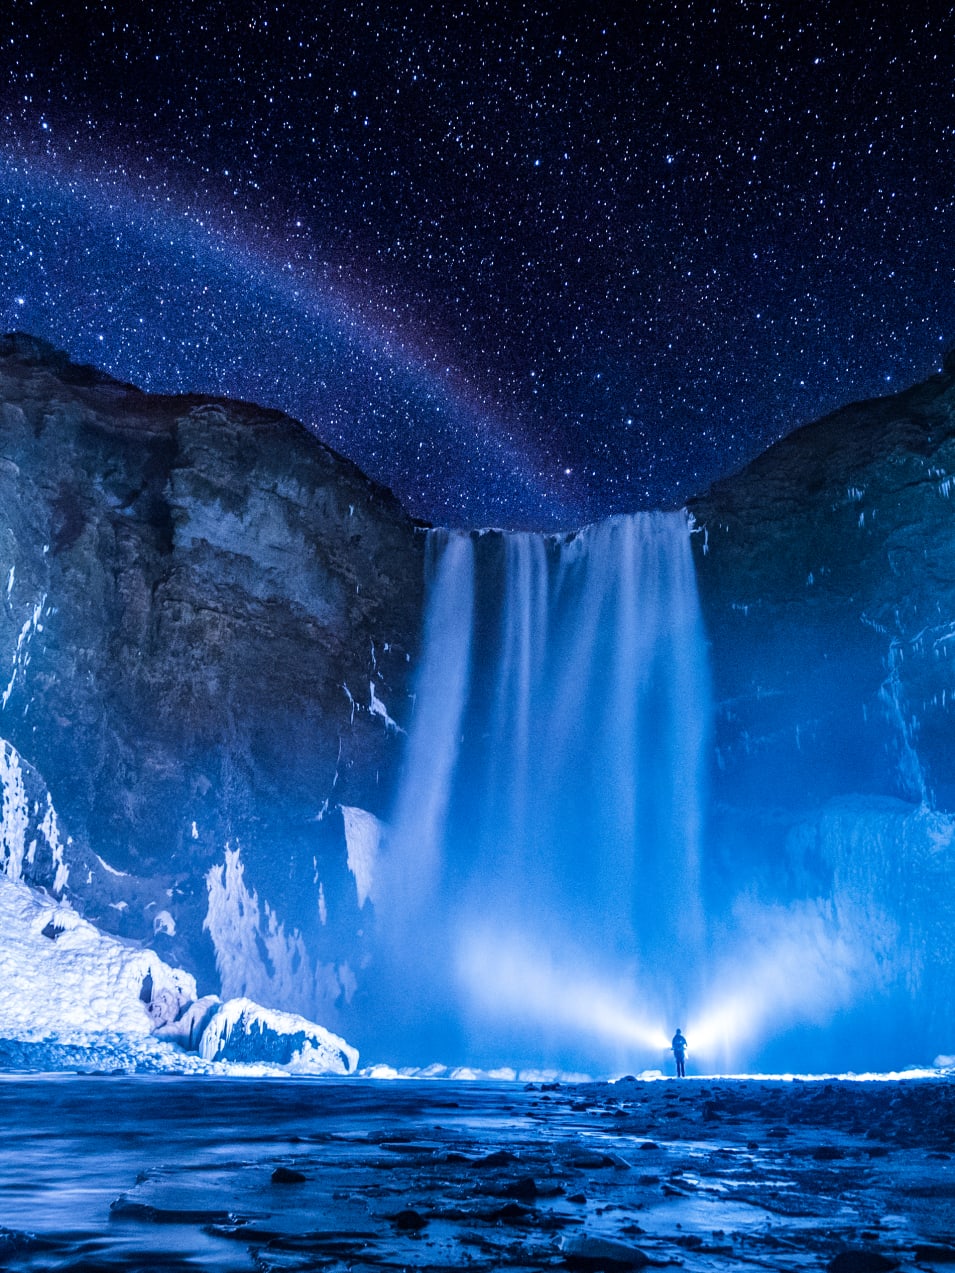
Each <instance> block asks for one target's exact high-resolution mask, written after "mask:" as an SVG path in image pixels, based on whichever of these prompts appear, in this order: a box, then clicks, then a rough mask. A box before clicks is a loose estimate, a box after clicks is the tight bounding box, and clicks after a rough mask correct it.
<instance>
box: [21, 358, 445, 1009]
mask: <svg viewBox="0 0 955 1273" xmlns="http://www.w3.org/2000/svg"><path fill="white" fill-rule="evenodd" d="M422 540H423V537H422V535H421V534H420V532H418V531H417V530H416V529H415V527H414V526H413V525H412V523H411V521H410V519H409V518H408V517H407V516H406V514H405V513H404V512H403V511H402V509H401V508H400V506H399V505H398V503H397V501H396V500H395V499H394V498H393V497H392V496H391V494H390V493H389V492H388V491H386V490H384V489H382V488H380V487H378V486H376V485H374V484H373V483H371V482H370V481H368V480H367V479H366V478H365V477H364V476H363V475H362V474H361V473H360V472H359V470H358V469H357V468H356V467H355V466H354V465H353V464H351V463H350V462H348V461H347V460H345V459H343V458H342V457H341V456H339V455H336V454H335V453H334V452H332V451H330V450H329V449H328V448H326V447H325V446H323V445H322V444H321V443H319V442H318V441H317V440H316V439H315V438H314V437H313V436H311V435H310V434H309V433H307V431H306V430H305V429H304V428H302V427H301V426H300V425H298V424H297V423H295V422H294V421H292V420H290V419H288V418H286V417H284V416H282V415H280V414H278V413H277V412H271V411H264V410H262V409H260V408H257V407H252V406H248V405H245V404H240V403H234V402H228V401H218V400H210V399H207V398H200V397H176V398H171V397H154V396H150V395H146V394H143V393H141V392H139V391H137V390H136V389H133V388H131V387H129V386H125V385H121V384H118V383H116V382H113V381H111V380H109V379H107V378H104V377H102V376H99V375H98V374H97V373H95V372H93V371H91V370H90V369H88V368H87V369H84V368H77V367H73V366H72V365H70V364H69V362H68V361H67V360H66V359H65V358H64V357H63V356H62V355H59V354H57V353H56V352H55V351H53V350H52V349H51V348H50V347H48V346H46V345H44V344H42V343H40V342H37V341H35V340H32V339H30V338H28V337H7V338H5V339H4V340H3V341H2V342H0V651H2V652H3V654H2V657H3V659H4V661H5V667H4V668H3V669H2V670H0V682H2V684H0V702H2V711H0V735H2V737H3V738H4V739H6V741H7V743H8V744H10V745H11V746H10V747H9V748H8V749H7V751H5V752H4V761H5V765H6V768H7V769H10V766H11V765H12V766H13V768H14V769H17V770H18V771H19V772H20V773H21V774H22V775H26V777H25V779H21V787H22V788H23V790H24V792H28V791H29V792H31V793H32V792H33V789H34V788H36V791H37V793H39V794H35V795H32V796H31V795H29V794H27V795H25V796H24V799H23V801H22V804H23V810H22V813H21V815H18V816H19V817H20V823H22V835H21V836H20V838H21V839H23V840H24V843H23V845H20V846H19V847H18V846H16V845H15V846H14V848H13V850H12V852H13V853H14V856H16V855H17V854H18V853H19V856H20V859H22V863H23V874H24V875H25V876H26V877H28V878H31V879H32V880H34V881H35V882H37V883H41V884H44V885H46V886H48V887H50V888H52V887H53V886H54V884H55V883H56V884H57V887H58V889H63V888H65V890H66V893H67V894H68V895H70V896H71V897H72V898H73V900H74V902H75V903H76V904H77V905H78V906H79V908H80V909H81V910H82V911H83V913H84V914H85V915H86V916H87V918H89V919H91V920H93V921H94V922H95V923H97V924H98V925H99V926H101V927H103V928H105V929H107V930H109V931H112V932H114V933H118V934H120V935H122V936H129V937H133V938H137V939H144V938H145V939H149V940H151V941H152V942H153V944H155V945H156V946H157V947H158V948H159V949H160V951H161V953H162V955H163V957H164V958H167V959H168V960H170V961H171V962H173V963H179V964H182V965H184V966H186V967H188V968H189V969H190V970H192V971H193V972H195V973H197V974H198V975H199V977H200V981H205V982H206V983H207V984H208V983H212V985H213V986H214V987H215V988H219V987H218V985H216V984H215V983H217V982H220V983H222V985H223V986H224V988H225V991H226V993H227V994H228V993H230V992H231V991H232V990H233V989H235V986H234V985H230V984H228V983H229V981H230V977H231V980H232V982H235V981H236V980H237V973H236V968H237V967H238V965H239V963H241V961H243V960H246V961H248V963H249V966H250V968H251V967H253V966H255V967H256V968H257V970H258V971H257V973H256V974H255V975H254V976H253V977H252V984H247V985H246V986H245V988H244V989H245V990H248V991H249V992H250V993H251V992H254V991H258V992H259V993H260V995H261V996H262V997H265V996H266V995H267V994H268V992H269V990H270V989H271V990H273V991H276V993H275V994H273V995H272V996H271V998H272V1000H273V1001H274V1000H275V999H276V998H278V999H281V1000H282V1006H285V1007H289V1008H299V1009H300V1010H303V1011H306V1012H310V1013H314V1012H317V1011H323V1012H324V1014H325V1018H326V1019H327V1018H329V1017H331V1018H334V1016H335V1010H334V1007H335V1005H336V1004H341V1003H342V1002H343V1001H344V1000H345V999H347V998H348V997H350V995H351V993H352V992H353V990H354V988H355V969H357V968H358V967H359V965H360V964H361V962H362V958H363V941H364V938H365V934H364V932H363V918H362V914H361V910H360V905H359V902H360V900H363V899H360V894H359V891H358V889H357V888H356V882H355V878H356V877H355V871H356V862H357V860H358V858H360V857H361V855H362V854H363V853H364V854H365V856H366V857H367V855H368V854H373V853H374V850H375V827H376V825H377V824H376V822H375V816H374V815H377V816H381V815H382V814H384V813H385V812H386V811H387V808H388V805H389V802H390V798H391V791H392V785H393V782H394V778H395V772H396V764H397V761H398V759H399V755H400V744H401V736H400V729H401V727H402V726H403V724H404V723H405V717H406V715H407V712H408V709H409V703H410V699H409V678H410V672H411V668H412V665H413V660H414V653H415V649H416V644H417V640H418V626H419V622H420V616H421V609H422V578H423V569H422V552H423V542H422ZM8 753H9V754H8ZM44 782H45V784H46V785H47V786H48V787H49V789H50V791H51V792H52V794H53V797H54V802H55V807H56V810H57V812H58V814H59V818H60V823H61V825H62V827H63V828H64V830H63V837H64V846H63V851H62V855H61V856H62V862H59V861H55V860H54V859H55V858H56V854H54V853H51V851H46V852H41V853H39V854H38V853H36V852H34V854H33V855H32V858H31V855H30V852H29V844H30V842H31V836H32V835H34V833H35V828H34V823H35V824H37V825H39V822H40V820H41V818H42V817H43V808H41V805H42V804H43V802H44V801H45V799H46V795H45V788H44V787H43V783H44ZM44 807H45V806H44ZM342 807H344V808H345V809H346V810H350V811H352V813H351V814H350V816H351V822H352V826H353V827H355V826H357V827H358V828H359V831H360V832H361V834H358V833H355V834H353V835H352V838H351V843H350V844H349V843H346V837H345V824H344V821H343V815H342V812H341V808H342ZM359 815H360V816H359ZM8 821H9V820H8ZM20 823H18V825H20ZM10 825H12V824H10ZM67 833H68V834H69V837H70V839H69V841H68V842H67V841H66V839H65V837H66V834H67ZM45 843H46V842H45V841H44V844H45ZM10 852H11V850H10V849H9V846H5V853H6V857H7V859H8V860H9V859H10ZM349 856H351V858H352V860H351V862H349ZM57 867H59V869H60V872H61V873H60V876H59V879H58V880H55V878H54V877H55V872H56V869H57ZM64 867H65V868H66V872H67V873H66V874H65V875H64V873H63V872H64ZM349 867H351V870H350V869H349ZM121 873H122V874H121ZM260 899H261V900H260ZM302 933H308V934H309V939H308V941H307V942H305V941H303V939H302V936H301V934H302ZM293 977H294V980H295V985H296V988H295V989H294V990H292V989H291V988H290V982H291V980H292V979H293ZM256 979H257V981H258V984H256ZM282 986H284V989H285V992H286V993H278V991H279V990H280V989H281V987H282ZM242 992H244V990H243V991H242Z"/></svg>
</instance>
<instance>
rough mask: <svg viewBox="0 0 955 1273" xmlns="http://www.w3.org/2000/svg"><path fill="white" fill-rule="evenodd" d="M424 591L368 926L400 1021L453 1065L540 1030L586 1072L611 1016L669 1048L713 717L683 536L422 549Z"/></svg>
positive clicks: (494, 541) (645, 524)
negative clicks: (400, 774)
mask: <svg viewBox="0 0 955 1273" xmlns="http://www.w3.org/2000/svg"><path fill="white" fill-rule="evenodd" d="M427 584H428V611H427V620H426V628H425V637H424V650H423V657H422V663H421V670H420V675H419V681H418V687H417V698H416V705H415V712H414V718H413V722H412V727H411V731H410V737H409V741H408V750H407V758H406V769H405V775H404V779H403V782H402V786H401V789H400V792H399V796H398V799H397V803H396V808H395V810H394V814H393V817H392V832H391V836H390V847H389V850H388V859H387V867H386V880H385V887H384V888H383V889H382V890H381V894H380V896H381V902H380V905H379V923H380V926H381V929H382V932H383V934H385V936H386V940H387V944H388V945H389V948H390V950H391V955H392V959H393V960H394V961H395V967H398V968H400V970H401V971H400V972H399V973H398V976H399V977H400V978H401V982H402V984H403V985H404V988H405V993H404V994H403V995H401V996H400V998H401V1000H402V1005H403V1007H402V1011H400V1012H398V1013H397V1015H396V1022H397V1020H398V1018H403V1020H404V1021H405V1023H406V1025H407V1027H408V1029H409V1030H411V1031H414V1030H417V1031H419V1032H421V1033H423V1034H424V1035H425V1036H428V1037H429V1039H430V1043H429V1046H440V1042H441V1038H442V1037H443V1035H442V1031H443V1030H444V1029H445V1027H446V1025H447V1022H448V1021H449V1020H452V1019H453V1020H456V1021H457V1022H458V1023H459V1035H458V1039H459V1040H460V1039H464V1040H465V1041H466V1042H467V1044H468V1048H469V1051H468V1054H469V1055H472V1054H473V1053H474V1051H475V1048H476V1047H477V1046H478V1041H479V1040H485V1041H487V1040H489V1039H491V1038H493V1037H496V1036H500V1037H502V1038H503V1037H505V1036H506V1037H507V1038H508V1040H509V1046H510V1047H511V1048H512V1049H513V1048H514V1047H515V1046H516V1047H517V1048H518V1050H521V1049H523V1052H524V1054H525V1055H527V1056H529V1055H531V1054H533V1052H534V1047H535V1040H536V1041H539V1040H540V1038H541V1031H542V1030H543V1031H548V1032H551V1033H552V1032H553V1031H555V1030H556V1031H558V1033H560V1034H561V1037H563V1038H565V1039H567V1040H569V1042H568V1043H567V1046H566V1047H565V1049H564V1051H565V1054H566V1055H569V1056H572V1057H574V1056H578V1055H579V1056H586V1055H587V1054H588V1049H589V1054H592V1052H593V1048H592V1047H589V1045H585V1039H586V1036H587V1035H588V1034H589V1033H591V1032H592V1031H593V1030H594V1029H596V1028H597V1027H596V1026H595V1024H594V1022H595V1020H596V1017H597V1016H601V1014H602V1016H601V1019H602V1018H603V1017H606V1015H607V1012H611V1015H612V1012H613V1011H616V1012H617V1014H618V1016H619V1015H621V1014H622V1013H623V1008H622V1007H621V1006H620V1005H625V1006H626V1014H629V1016H628V1019H629V1020H631V1021H632V1020H635V1019H636V1018H637V1017H640V1018H641V1019H646V1020H648V1021H649V1020H657V1019H659V1020H660V1021H661V1024H662V1025H663V1026H665V1025H666V1024H667V1023H670V1026H671V1029H672V1026H673V1025H675V1024H677V1022H678V1021H679V1020H680V1019H681V1018H680V1017H679V1016H676V1015H674V1014H676V1013H678V1012H679V1011H680V1010H681V1006H682V1005H685V1003H686V996H687V993H688V990H689V987H688V984H687V983H688V979H690V978H692V977H693V976H694V975H695V973H696V971H697V964H698V960H699V952H700V951H701V950H702V944H703V908H702V905H701V900H700V835H701V803H702V802H701V789H702V786H703V771H704V768H705V760H704V752H705V745H706V739H707V729H708V702H709V690H708V682H707V672H706V658H705V643H704V638H703V633H702V627H701V621H700V614H699V607H698V602H697V596H696V583H695V576H694V569H693V561H692V555H691V551H690V541H689V532H688V528H687V524H686V519H685V517H684V515H683V514H678V513H673V514H663V513H642V514H635V515H632V516H626V517H613V518H610V519H609V520H607V521H604V522H601V523H599V524H597V525H594V526H591V527H588V528H586V529H585V530H583V531H581V532H579V533H577V534H575V535H572V536H543V535H535V534H523V533H521V534H518V533H513V534H504V533H498V532H484V533H481V534H477V533H474V534H466V533H457V532H447V531H434V532H432V533H431V535H430V538H429V552H428V581H427ZM611 983H613V984H615V985H617V986H618V988H619V993H618V994H617V997H616V999H615V1000H614V1002H615V1003H617V1005H618V1006H617V1008H616V1009H612V1010H611V1009H609V1008H606V1005H605V1007H604V1008H602V1009H600V1011H599V1013H598V1009H597V1006H596V1005H597V1003H598V1000H599V1001H600V1002H601V1003H603V1001H604V998H605V996H606V993H607V987H608V986H609V985H611ZM572 1000H573V1001H575V1002H576V1001H579V1002H578V1007H577V1008H576V1009H573V1010H571V1008H570V1007H569V1004H570V1002H571V1001H572ZM626 1014H624V1015H626ZM439 1022H440V1023H441V1025H440V1026H439V1024H438V1023H439ZM396 1028H397V1025H396ZM604 1033H606V1030H605V1031H604ZM624 1033H626V1031H625V1030H624ZM639 1033H640V1032H639V1030H635V1031H631V1034H632V1038H631V1041H633V1040H634V1039H635V1038H636V1037H637V1035H639ZM575 1036H576V1039H577V1041H576V1044H575V1042H574V1038H575ZM582 1040H583V1041H584V1042H582ZM578 1045H579V1046H578Z"/></svg>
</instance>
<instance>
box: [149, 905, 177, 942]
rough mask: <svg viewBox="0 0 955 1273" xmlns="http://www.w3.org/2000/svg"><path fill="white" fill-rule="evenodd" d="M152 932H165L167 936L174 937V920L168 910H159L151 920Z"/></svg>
mask: <svg viewBox="0 0 955 1273" xmlns="http://www.w3.org/2000/svg"><path fill="white" fill-rule="evenodd" d="M153 932H154V933H165V934H166V936H167V937H175V935H176V921H175V920H174V919H173V917H172V916H171V915H170V914H169V912H168V911H160V912H159V914H158V915H157V916H156V917H155V919H154V920H153Z"/></svg>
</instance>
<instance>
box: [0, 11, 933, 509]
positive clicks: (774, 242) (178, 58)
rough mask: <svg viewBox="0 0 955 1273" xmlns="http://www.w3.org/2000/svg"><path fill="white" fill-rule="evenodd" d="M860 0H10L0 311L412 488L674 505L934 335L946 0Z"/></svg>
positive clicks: (468, 501)
mask: <svg viewBox="0 0 955 1273" xmlns="http://www.w3.org/2000/svg"><path fill="white" fill-rule="evenodd" d="M858 7H859V9H860V14H859V15H857V16H852V15H848V14H842V13H840V11H841V10H842V9H845V8H847V6H835V5H834V6H820V9H821V13H820V14H818V15H812V16H810V15H811V10H810V7H809V6H802V5H798V4H790V5H785V4H782V3H777V2H775V0H767V2H765V3H735V4H722V3H716V4H715V5H712V4H711V5H706V6H703V5H695V4H679V3H675V4H657V3H637V2H634V3H630V4H613V5H611V4H602V3H590V4H578V5H576V6H572V7H571V6H567V7H562V6H560V5H556V4H544V3H539V4H524V5H520V4H519V3H516V2H515V3H514V4H512V5H511V6H510V7H509V8H505V7H504V6H503V5H497V4H481V3H477V2H476V0H468V2H467V3H461V4H459V5H447V6H442V5H437V4H431V5H421V4H413V3H409V4H405V5H394V6H386V5H384V4H362V3H350V2H349V0H342V3H339V4H335V3H333V4H327V5H326V4H322V3H307V4H306V3H285V4H278V3H266V2H265V0H259V2H257V3H247V2H246V0H228V2H227V3H213V2H208V3H204V2H202V0H195V2H193V3H189V4H176V3H166V4H156V5H155V6H151V5H145V4H136V3H120V2H119V0H117V2H116V3H105V2H103V0H89V3H87V4H80V3H74V4H70V3H64V4H59V5H56V6H54V5H52V4H47V3H44V2H43V0H36V2H35V3H29V2H28V0H12V3H11V0H7V3H6V4H5V5H4V6H3V9H2V16H0V121H2V127H0V326H2V327H3V329H4V330H12V329H15V328H19V329H22V330H27V331H32V332H34V333H36V334H39V335H42V336H45V337H47V338H48V339H50V340H52V341H53V342H54V343H56V344H57V345H59V346H60V347H62V348H66V349H67V350H68V351H69V352H70V353H71V354H72V355H73V356H74V357H75V358H76V359H78V360H81V361H90V362H94V363H95V364H97V365H98V366H100V367H102V368H104V369H106V370H108V371H110V372H111V373H113V374H114V375H117V376H119V377H120V378H122V379H124V380H130V381H133V382H135V383H137V384H139V385H141V386H142V387H144V388H147V389H151V390H157V391H178V390H197V391H207V392H213V393H221V394H229V395H231V396H234V397H241V398H247V399H252V400H255V401H259V402H262V403H264V404H268V405H274V406H279V407H281V408H283V409H285V410H287V411H289V412H290V413H291V414H293V415H295V416H297V417H298V418H300V419H302V420H303V421H305V422H306V423H307V424H308V425H309V426H310V427H312V428H313V429H314V430H315V431H316V433H317V434H318V435H319V436H320V437H322V438H323V439H324V440H325V441H327V442H328V443H329V444H331V445H332V446H334V447H336V448H337V449H338V450H340V451H342V452H344V453H345V454H347V455H349V456H350V457H351V458H352V459H354V460H356V461H357V462H358V463H359V464H360V465H361V466H362V468H364V469H365V471H366V472H367V473H369V474H370V475H371V476H373V477H375V478H377V479H379V480H380V481H383V482H385V483H386V484H388V485H389V486H391V487H392V488H393V489H394V490H395V492H396V493H397V494H398V495H399V496H400V497H401V498H402V499H403V500H404V502H405V503H406V505H407V506H408V507H409V509H410V510H411V511H412V512H414V513H415V514H417V515H419V516H422V517H424V518H427V519H429V520H432V521H436V522H445V523H452V524H462V523H471V524H486V523H494V524H497V525H510V526H539V527H556V526H568V525H573V524H579V523H581V522H583V521H589V520H593V519H594V518H596V517H599V516H601V515H604V514H606V513H610V512H614V511H623V510H629V509H633V508H637V507H647V506H654V505H664V504H666V505H669V504H673V503H678V502H679V501H680V500H681V499H683V498H684V497H686V496H688V495H690V494H692V493H694V492H697V491H699V490H701V489H703V488H705V486H706V485H707V484H708V483H709V481H710V480H712V478H714V477H715V476H717V475H719V474H721V473H725V472H727V471H729V470H731V469H733V468H736V467H738V466H739V465H740V463H741V462H743V461H744V460H745V459H748V458H750V457H752V456H753V455H755V454H756V453H757V452H759V451H760V450H761V449H763V448H764V447H765V446H766V445H768V444H769V443H770V442H771V441H773V440H775V439H776V438H778V437H780V436H781V435H782V434H784V433H786V432H788V431H789V430H790V429H792V428H793V427H795V426H796V425H798V424H800V423H803V422H805V421H807V420H810V419H813V418H815V417H816V416H818V415H820V414H822V413H823V412H825V411H827V410H831V409H833V408H835V407H837V406H839V405H841V404H842V403H844V402H847V401H850V400H853V399H858V398H864V397H870V396H875V395H877V394H881V393H885V392H891V391H892V390H894V389H896V388H903V387H905V386H906V385H907V384H908V383H911V382H913V381H915V380H918V379H921V378H922V377H924V376H925V375H928V374H930V373H931V372H932V371H934V370H935V369H936V368H937V367H938V365H939V363H940V359H941V356H942V353H943V351H944V350H945V349H946V348H947V347H949V346H950V345H951V344H952V343H953V340H955V286H953V283H955V277H953V276H955V253H953V250H952V245H953V244H955V164H953V157H955V73H953V69H952V49H953V47H955V18H953V10H952V8H951V6H949V5H947V4H944V5H939V4H936V5H931V4H930V5H924V4H922V5H917V4H913V5H911V6H899V5H896V4H892V5H886V4H871V5H865V6H862V5H860V6H858ZM800 11H801V13H800Z"/></svg>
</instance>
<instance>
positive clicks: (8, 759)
mask: <svg viewBox="0 0 955 1273" xmlns="http://www.w3.org/2000/svg"><path fill="white" fill-rule="evenodd" d="M0 793H2V803H0V870H2V871H3V872H4V874H6V875H7V876H8V877H9V878H10V879H11V880H20V879H22V878H23V868H24V865H26V866H33V864H34V862H35V860H36V853H37V845H38V839H37V836H38V837H39V838H40V839H42V840H43V841H44V842H45V844H46V847H47V850H48V851H49V854H50V869H51V870H52V872H53V882H52V886H51V887H52V891H53V892H54V893H57V894H59V893H62V892H63V890H64V889H65V888H66V885H67V883H68V881H69V878H70V868H69V867H68V866H67V865H66V862H65V860H64V849H65V845H64V844H63V841H62V839H61V838H60V829H59V822H58V820H57V816H56V810H55V809H54V807H53V801H52V799H51V797H50V793H49V792H48V791H47V792H44V795H43V800H44V801H45V807H44V811H43V817H42V818H41V819H40V821H39V822H37V821H36V817H37V815H38V814H39V812H40V807H39V805H34V807H33V809H32V810H31V808H30V800H29V799H28V797H27V792H26V783H25V776H24V761H23V758H22V757H21V755H20V753H19V752H18V751H17V749H16V748H15V747H14V746H13V745H12V744H11V743H8V742H6V741H5V740H4V739H0ZM31 827H32V828H33V829H34V830H35V831H36V836H31Z"/></svg>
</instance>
